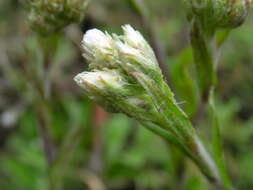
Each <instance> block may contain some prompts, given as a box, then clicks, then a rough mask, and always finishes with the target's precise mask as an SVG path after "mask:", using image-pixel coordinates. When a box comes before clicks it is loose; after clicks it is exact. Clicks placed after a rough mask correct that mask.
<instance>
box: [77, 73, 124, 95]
mask: <svg viewBox="0 0 253 190" xmlns="http://www.w3.org/2000/svg"><path fill="white" fill-rule="evenodd" d="M74 80H75V81H76V83H77V84H78V85H79V86H80V87H82V88H84V89H85V90H86V92H88V93H94V89H96V90H102V91H104V90H107V88H108V87H111V88H114V89H119V88H122V87H123V85H124V82H123V81H122V79H121V77H120V75H118V74H117V73H116V72H109V71H108V72H107V71H96V72H82V73H80V74H78V75H77V76H75V78H74Z"/></svg>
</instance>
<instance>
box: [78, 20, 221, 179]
mask: <svg viewBox="0 0 253 190" xmlns="http://www.w3.org/2000/svg"><path fill="white" fill-rule="evenodd" d="M122 28H123V35H120V36H119V35H116V34H112V35H109V34H108V33H103V32H101V31H99V30H97V29H92V30H89V31H87V32H86V34H85V35H84V37H83V41H82V46H83V49H84V54H83V55H84V57H85V58H86V60H87V61H88V63H89V71H88V72H87V71H86V72H83V73H80V74H78V75H77V76H76V77H75V78H74V80H75V81H76V83H77V84H78V85H79V86H81V87H82V88H83V89H84V91H85V93H86V95H87V96H88V97H89V98H90V99H92V100H93V101H95V102H96V103H98V104H99V105H101V106H103V107H104V108H105V109H106V110H108V111H111V112H116V113H124V114H126V115H128V116H129V117H131V118H135V119H137V120H138V121H139V122H140V123H142V124H144V127H146V128H147V129H149V130H151V131H152V132H154V133H156V134H158V135H160V136H161V137H163V138H165V139H166V140H168V141H169V142H170V143H172V144H174V145H176V146H177V147H178V148H179V149H180V150H181V151H183V152H184V153H185V154H186V155H187V156H189V157H190V158H191V159H192V160H193V161H194V162H195V163H197V164H198V166H199V168H200V170H201V171H202V172H203V173H204V174H205V175H206V176H207V177H208V178H210V179H212V180H215V181H219V175H218V173H217V169H216V167H215V165H214V163H213V161H212V160H210V159H206V158H207V157H208V156H209V155H208V153H207V152H206V150H205V149H204V147H203V145H202V143H201V141H200V140H199V138H198V137H197V134H196V132H195V130H194V128H193V126H192V125H191V122H190V121H189V119H188V117H187V115H186V114H185V113H184V112H183V111H182V110H181V109H180V107H179V106H178V104H177V103H176V101H175V98H174V95H173V93H172V92H171V90H170V88H169V86H168V85H167V84H166V82H165V81H164V79H163V76H162V73H161V70H160V68H159V66H158V63H157V60H156V57H155V54H154V52H153V50H152V48H151V47H150V46H149V44H148V43H147V41H146V40H145V39H144V38H143V36H142V35H141V34H140V33H139V32H138V31H136V30H134V29H133V28H132V27H131V26H130V25H125V26H123V27H122Z"/></svg>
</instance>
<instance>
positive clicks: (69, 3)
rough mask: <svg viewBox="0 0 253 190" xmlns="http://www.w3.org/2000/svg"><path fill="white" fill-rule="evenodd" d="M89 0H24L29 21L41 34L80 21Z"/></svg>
mask: <svg viewBox="0 0 253 190" xmlns="http://www.w3.org/2000/svg"><path fill="white" fill-rule="evenodd" d="M88 1H89V0H25V2H26V4H27V5H28V9H29V11H30V14H29V22H30V25H31V27H32V29H33V30H35V31H36V32H38V33H41V34H48V33H53V32H58V31H60V30H61V29H63V28H64V27H65V26H67V25H69V24H71V23H76V22H80V21H81V20H82V19H83V17H84V14H85V9H86V7H87V4H88Z"/></svg>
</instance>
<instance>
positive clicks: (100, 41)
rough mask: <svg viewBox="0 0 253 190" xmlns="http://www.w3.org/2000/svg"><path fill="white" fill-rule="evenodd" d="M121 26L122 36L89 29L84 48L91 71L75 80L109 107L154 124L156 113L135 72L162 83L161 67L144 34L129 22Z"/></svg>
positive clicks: (98, 100) (114, 110) (83, 42)
mask: <svg viewBox="0 0 253 190" xmlns="http://www.w3.org/2000/svg"><path fill="white" fill-rule="evenodd" d="M122 28H123V32H124V34H123V35H120V36H119V35H116V34H113V35H109V34H108V33H104V32H101V31H100V30H97V29H92V30H89V31H87V32H86V34H85V35H84V37H83V41H82V47H83V49H84V54H83V56H84V57H85V58H86V60H87V61H88V63H89V69H90V71H89V72H83V73H80V74H78V75H77V76H76V77H75V81H76V82H77V84H78V85H79V86H81V87H82V88H84V90H85V92H86V94H87V95H88V96H89V97H90V98H91V99H93V100H94V101H96V102H97V103H99V104H100V105H102V106H103V107H105V108H106V109H107V110H109V111H113V112H122V113H125V114H127V115H129V116H130V117H134V118H136V119H142V120H145V121H152V122H154V123H155V122H156V119H157V112H156V111H155V108H154V105H153V104H152V101H151V98H150V96H149V95H148V93H147V89H145V88H144V87H143V86H142V85H141V84H140V83H139V81H138V80H137V79H136V78H135V74H137V73H139V74H144V75H145V76H146V77H147V78H148V79H149V80H151V81H156V83H157V85H159V83H160V84H161V83H162V82H163V77H162V74H161V70H160V68H159V66H158V63H157V60H156V57H155V54H154V52H153V50H152V48H151V47H150V46H149V44H148V43H147V41H146V40H145V39H144V38H143V36H142V35H141V34H140V33H139V32H138V31H136V30H134V29H133V28H132V27H131V26H130V25H125V26H123V27H122Z"/></svg>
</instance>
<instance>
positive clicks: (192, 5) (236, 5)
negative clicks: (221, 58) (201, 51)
mask: <svg viewBox="0 0 253 190" xmlns="http://www.w3.org/2000/svg"><path fill="white" fill-rule="evenodd" d="M251 3H252V0H233V1H232V0H185V4H186V7H187V9H188V18H189V19H190V20H191V19H192V18H195V19H196V18H197V19H198V20H199V21H200V22H201V24H202V25H203V26H204V28H206V29H208V30H210V29H216V28H235V27H237V26H239V25H241V24H242V23H243V22H244V21H245V19H246V17H247V15H248V13H249V9H250V7H251Z"/></svg>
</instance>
